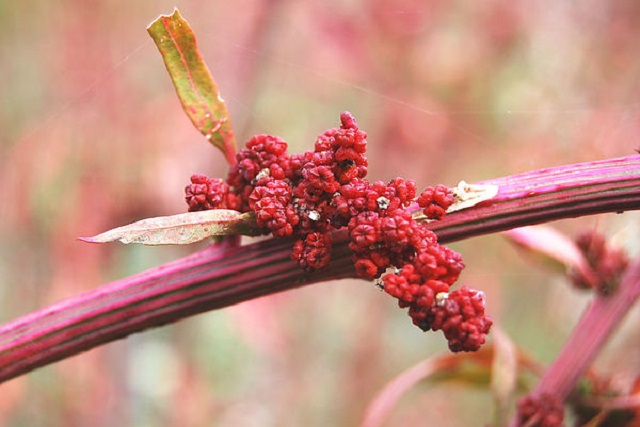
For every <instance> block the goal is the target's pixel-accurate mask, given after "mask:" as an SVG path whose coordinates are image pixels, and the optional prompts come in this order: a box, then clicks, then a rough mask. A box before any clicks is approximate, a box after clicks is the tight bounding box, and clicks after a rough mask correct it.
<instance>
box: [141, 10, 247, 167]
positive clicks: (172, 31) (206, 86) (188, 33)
mask: <svg viewBox="0 0 640 427" xmlns="http://www.w3.org/2000/svg"><path fill="white" fill-rule="evenodd" d="M147 32H148V33H149V35H150V36H151V37H152V38H153V41H154V42H155V43H156V45H157V46H158V50H160V54H161V55H162V58H163V60H164V64H165V66H166V67H167V71H168V72H169V75H170V76H171V80H172V81H173V84H174V86H175V88H176V92H177V93H178V98H180V102H181V103H182V108H183V109H184V111H185V112H186V113H187V116H189V119H190V120H191V122H192V123H193V125H194V126H195V127H196V129H198V130H199V131H200V132H201V133H202V134H203V135H204V136H205V137H206V138H207V140H208V141H209V142H211V143H212V144H213V145H215V146H216V147H218V148H219V149H220V150H221V151H222V152H223V154H224V156H225V158H226V159H227V162H229V164H231V165H233V164H235V162H236V159H235V153H236V142H235V136H234V133H233V127H232V126H231V121H230V119H229V113H228V111H227V107H226V105H225V103H224V100H223V99H222V98H221V97H220V92H219V90H218V86H217V85H216V82H215V81H214V80H213V77H212V76H211V73H210V72H209V69H208V68H207V65H206V64H205V62H204V59H203V58H202V55H201V54H200V50H199V49H198V45H197V43H196V38H195V35H194V34H193V31H192V30H191V26H190V25H189V23H188V22H187V21H186V20H185V19H184V18H183V17H182V16H180V12H178V9H175V10H174V12H173V14H171V15H161V16H160V17H158V19H156V20H155V21H153V22H152V23H151V24H150V25H149V26H148V27H147Z"/></svg>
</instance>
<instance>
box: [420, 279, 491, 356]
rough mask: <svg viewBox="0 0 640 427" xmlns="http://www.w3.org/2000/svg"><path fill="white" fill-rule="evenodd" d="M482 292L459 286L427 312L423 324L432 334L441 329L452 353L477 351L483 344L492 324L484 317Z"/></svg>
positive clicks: (489, 319)
mask: <svg viewBox="0 0 640 427" xmlns="http://www.w3.org/2000/svg"><path fill="white" fill-rule="evenodd" d="M484 305H485V300H484V294H483V293H482V292H479V291H476V290H473V289H469V288H467V287H466V286H463V287H462V288H460V289H459V290H456V291H453V292H451V293H449V294H448V295H447V296H446V297H445V296H443V297H442V298H441V300H440V301H439V302H436V304H435V305H433V306H432V307H431V310H430V311H429V312H428V313H427V316H426V319H425V320H426V323H425V322H424V320H423V319H420V320H421V321H423V326H425V325H426V324H428V326H429V328H431V330H433V331H437V330H442V331H443V332H444V336H445V338H446V339H447V341H448V343H449V349H450V350H451V351H453V352H459V351H477V350H478V349H479V348H480V346H482V344H484V343H485V340H486V334H487V333H488V332H489V329H490V328H491V325H492V324H493V321H492V320H491V318H489V317H487V316H485V314H484V311H485V306H484Z"/></svg>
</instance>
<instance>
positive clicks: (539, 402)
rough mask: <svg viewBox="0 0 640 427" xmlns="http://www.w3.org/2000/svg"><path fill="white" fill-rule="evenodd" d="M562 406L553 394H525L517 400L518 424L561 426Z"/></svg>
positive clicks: (538, 426) (542, 426) (536, 426)
mask: <svg viewBox="0 0 640 427" xmlns="http://www.w3.org/2000/svg"><path fill="white" fill-rule="evenodd" d="M563 420H564V408H563V406H562V402H560V401H559V400H558V399H557V398H556V397H555V396H551V395H548V394H544V395H542V396H540V397H532V396H526V397H524V398H522V399H520V400H519V401H518V425H519V426H535V427H561V426H563V425H564V424H563V423H562V421H563Z"/></svg>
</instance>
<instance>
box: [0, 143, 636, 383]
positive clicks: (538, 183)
mask: <svg viewBox="0 0 640 427" xmlns="http://www.w3.org/2000/svg"><path fill="white" fill-rule="evenodd" d="M483 184H493V185H498V186H499V188H500V191H499V194H498V196H497V197H495V198H494V199H492V200H491V201H489V202H487V203H485V204H484V205H478V206H475V207H473V208H470V209H467V210H463V211H459V212H455V213H452V214H450V215H447V216H446V217H445V218H444V219H443V220H441V221H436V222H432V223H429V224H428V226H429V227H430V228H431V229H432V230H433V231H435V232H436V234H437V235H438V236H439V239H440V241H441V242H442V243H447V242H451V241H454V240H460V239H464V238H468V237H472V236H476V235H481V234H487V233H492V232H496V231H501V230H506V229H509V228H514V227H519V226H523V225H531V224H536V223H541V222H547V221H551V220H555V219H560V218H569V217H576V216H581V215H590V214H594V213H601V212H620V211H624V210H631V209H640V191H638V188H640V156H638V155H635V156H629V157H623V158H618V159H610V160H603V161H597V162H589V163H581V164H576V165H567V166H560V167H556V168H550V169H544V170H539V171H533V172H529V173H524V174H520V175H514V176H510V177H506V178H499V179H495V180H490V181H486V182H483ZM347 242H348V235H347V233H346V232H345V231H344V230H341V231H338V232H336V233H335V235H334V245H333V253H332V256H333V259H332V262H331V264H330V265H329V266H328V267H327V268H325V269H323V270H320V271H317V272H315V273H311V274H308V273H305V272H303V271H302V270H300V269H299V268H298V267H297V265H296V264H295V263H294V262H292V261H291V260H290V258H289V254H290V249H291V241H290V240H282V239H268V240H264V241H261V242H258V243H254V244H250V245H246V246H243V247H238V246H232V245H218V246H213V247H210V248H208V249H205V250H203V251H201V252H198V253H195V254H193V255H191V256H189V257H186V258H182V259H179V260H176V261H174V262H172V263H169V264H165V265H161V266H159V267H156V268H153V269H151V270H148V271H146V272H143V273H140V274H138V275H135V276H131V277H128V278H125V279H122V280H118V281H116V282H112V283H109V284H106V285H103V286H102V287H100V288H97V289H95V290H92V291H89V292H86V293H83V294H81V295H78V296H76V297H72V298H70V299H68V300H65V301H62V302H60V303H57V304H54V305H52V306H50V307H47V308H44V309H41V310H38V311H36V312H33V313H31V314H28V315H26V316H23V317H20V318H18V319H16V320H14V321H12V322H9V323H6V324H4V325H2V326H0V381H6V380H7V379H10V378H13V377H16V376H19V375H22V374H25V373H27V372H29V371H31V370H33V369H35V368H37V367H40V366H44V365H47V364H49V363H52V362H55V361H57V360H60V359H64V358H67V357H70V356H72V355H75V354H77V353H79V352H82V351H85V350H88V349H90V348H93V347H96V346H99V345H102V344H105V343H108V342H110V341H114V340H116V339H119V338H123V337H126V336H127V335H129V334H132V333H134V332H139V331H142V330H144V329H148V328H151V327H156V326H160V325H163V324H167V323H171V322H175V321H177V320H179V319H182V318H184V317H188V316H191V315H194V314H197V313H201V312H204V311H208V310H212V309H217V308H222V307H226V306H229V305H233V304H237V303H239V302H242V301H247V300H250V299H253V298H257V297H259V296H263V295H268V294H272V293H276V292H281V291H284V290H287V289H293V288H296V287H299V286H303V285H306V284H311V283H317V282H321V281H326V280H333V279H341V278H347V277H355V271H354V269H353V266H352V264H351V256H350V253H349V250H348V248H347Z"/></svg>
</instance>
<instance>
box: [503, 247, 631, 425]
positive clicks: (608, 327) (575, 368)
mask: <svg viewBox="0 0 640 427" xmlns="http://www.w3.org/2000/svg"><path fill="white" fill-rule="evenodd" d="M638 297H640V258H639V259H637V260H636V261H635V262H633V263H632V264H631V265H629V267H628V268H627V271H626V273H625V274H624V276H623V278H622V280H621V282H620V286H619V288H618V289H617V290H616V292H615V293H613V294H612V295H610V296H602V295H597V296H596V297H595V298H594V301H593V302H592V304H591V305H590V306H589V308H588V309H587V310H586V311H585V313H584V314H583V316H582V318H581V319H580V321H579V322H578V324H577V325H576V327H575V328H574V330H573V334H572V335H571V336H570V337H569V340H568V341H567V342H566V343H565V345H564V347H563V349H562V351H561V352H560V354H559V355H558V357H557V358H556V360H555V361H554V362H553V363H552V364H551V366H549V368H548V369H547V371H546V372H545V374H544V375H543V377H542V379H541V380H540V382H539V383H538V385H537V386H536V388H535V389H534V390H533V391H532V392H531V395H532V396H533V397H538V396H544V395H553V396H554V397H555V398H557V399H558V400H559V401H561V402H562V401H565V400H566V399H567V397H568V396H569V393H571V391H572V390H573V389H574V387H575V385H576V383H577V382H578V380H579V379H580V377H581V376H582V374H584V373H585V372H586V371H587V369H588V368H589V366H590V365H591V363H592V362H593V360H594V359H595V358H596V356H597V355H598V353H599V352H600V350H601V349H602V347H603V346H604V344H605V343H606V341H607V339H608V338H609V337H610V336H611V335H612V334H613V332H614V330H615V329H616V327H617V326H618V325H619V324H620V323H621V322H622V320H623V318H624V316H625V314H626V313H627V312H628V311H629V309H630V308H631V307H632V306H633V304H634V303H635V302H636V301H637V299H638ZM510 425H511V426H513V427H517V425H518V424H517V421H516V420H513V421H512V423H511V424H510Z"/></svg>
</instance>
